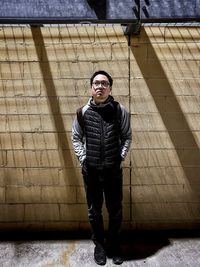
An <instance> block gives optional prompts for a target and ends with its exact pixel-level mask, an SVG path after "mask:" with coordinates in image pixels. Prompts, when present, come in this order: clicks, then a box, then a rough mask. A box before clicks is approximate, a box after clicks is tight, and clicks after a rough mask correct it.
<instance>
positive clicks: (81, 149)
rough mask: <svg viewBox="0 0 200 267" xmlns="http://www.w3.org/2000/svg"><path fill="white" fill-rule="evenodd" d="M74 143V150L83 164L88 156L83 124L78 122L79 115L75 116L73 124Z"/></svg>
mask: <svg viewBox="0 0 200 267" xmlns="http://www.w3.org/2000/svg"><path fill="white" fill-rule="evenodd" d="M71 138H72V144H73V147H74V152H75V154H76V156H77V158H78V160H79V162H80V164H81V165H82V164H83V161H84V160H85V158H86V149H85V136H84V133H83V130H82V128H81V126H80V125H79V123H78V120H77V116H76V117H75V119H74V121H73V125H72V137H71Z"/></svg>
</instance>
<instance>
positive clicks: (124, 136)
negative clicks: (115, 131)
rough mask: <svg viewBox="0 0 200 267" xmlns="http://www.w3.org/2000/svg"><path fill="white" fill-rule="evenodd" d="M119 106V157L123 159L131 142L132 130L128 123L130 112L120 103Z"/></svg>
mask: <svg viewBox="0 0 200 267" xmlns="http://www.w3.org/2000/svg"><path fill="white" fill-rule="evenodd" d="M120 107H121V112H122V113H121V158H122V160H124V159H125V157H126V155H127V153H128V151H129V149H130V146H131V142H132V130H131V124H130V114H129V113H128V111H127V110H126V108H125V107H124V106H123V105H121V104H120Z"/></svg>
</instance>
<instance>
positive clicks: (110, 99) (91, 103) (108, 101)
mask: <svg viewBox="0 0 200 267" xmlns="http://www.w3.org/2000/svg"><path fill="white" fill-rule="evenodd" d="M113 102H114V98H113V96H111V95H109V96H108V98H107V99H106V101H105V102H104V103H100V104H96V103H95V102H94V100H93V98H92V97H91V98H90V99H89V101H88V105H89V106H91V107H92V108H95V109H102V108H105V107H107V106H113Z"/></svg>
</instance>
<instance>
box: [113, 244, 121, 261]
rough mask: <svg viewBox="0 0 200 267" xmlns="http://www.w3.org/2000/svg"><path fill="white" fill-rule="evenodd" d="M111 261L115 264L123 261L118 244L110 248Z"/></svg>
mask: <svg viewBox="0 0 200 267" xmlns="http://www.w3.org/2000/svg"><path fill="white" fill-rule="evenodd" d="M112 261H113V263H114V264H116V265H120V264H122V263H123V258H122V251H121V248H120V246H118V245H117V246H114V247H113V248H112Z"/></svg>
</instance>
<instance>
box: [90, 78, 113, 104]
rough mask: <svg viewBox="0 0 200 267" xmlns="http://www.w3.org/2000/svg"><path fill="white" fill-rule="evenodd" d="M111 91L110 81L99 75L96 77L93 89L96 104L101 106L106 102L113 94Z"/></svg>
mask: <svg viewBox="0 0 200 267" xmlns="http://www.w3.org/2000/svg"><path fill="white" fill-rule="evenodd" d="M111 89H112V88H111V86H110V83H109V80H108V78H107V77H106V76H105V75H102V74H98V75H97V76H95V77H94V79H93V83H92V87H91V90H92V96H93V99H94V101H95V103H98V104H99V103H103V102H105V101H106V99H107V98H108V96H109V94H110V92H111Z"/></svg>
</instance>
